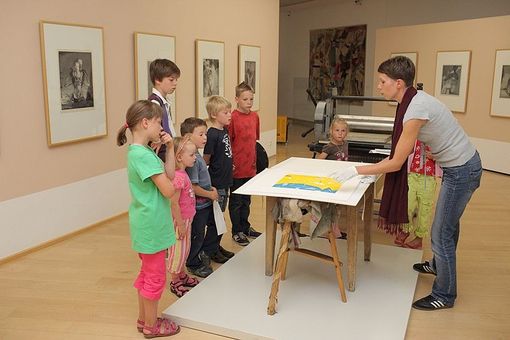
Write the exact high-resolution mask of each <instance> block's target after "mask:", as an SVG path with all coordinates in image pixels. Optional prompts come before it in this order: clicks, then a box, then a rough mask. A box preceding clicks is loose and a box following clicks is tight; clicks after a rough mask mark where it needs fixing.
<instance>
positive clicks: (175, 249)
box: [168, 135, 198, 297]
mask: <svg viewBox="0 0 510 340" xmlns="http://www.w3.org/2000/svg"><path fill="white" fill-rule="evenodd" d="M174 150H175V152H174V153H175V167H176V168H177V169H176V171H175V178H174V180H173V181H172V182H173V185H174V189H175V193H174V195H173V196H172V198H171V202H172V216H173V218H174V227H175V230H176V233H177V242H176V243H175V244H174V245H173V246H172V247H171V248H170V249H169V253H168V267H169V268H168V269H169V271H170V274H171V276H172V281H171V282H170V291H171V292H172V293H174V294H175V295H177V297H182V296H183V295H184V294H186V293H187V292H188V291H189V288H187V287H195V286H196V285H197V284H198V280H197V279H195V278H192V277H190V276H188V275H187V274H186V272H185V271H184V265H185V264H186V260H187V258H188V254H189V249H190V244H191V240H190V239H191V221H193V216H194V215H195V194H194V193H193V188H192V186H191V181H190V179H189V177H188V174H187V173H186V171H185V169H186V168H191V167H192V166H193V165H194V164H195V159H196V155H195V153H196V151H197V148H196V147H195V144H193V142H192V141H191V137H190V136H189V135H186V136H184V137H182V138H181V137H176V138H174Z"/></svg>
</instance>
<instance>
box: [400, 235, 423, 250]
mask: <svg viewBox="0 0 510 340" xmlns="http://www.w3.org/2000/svg"><path fill="white" fill-rule="evenodd" d="M403 247H404V248H409V249H421V248H422V239H421V238H419V237H416V238H415V239H413V240H412V241H411V242H406V243H404V245H403Z"/></svg>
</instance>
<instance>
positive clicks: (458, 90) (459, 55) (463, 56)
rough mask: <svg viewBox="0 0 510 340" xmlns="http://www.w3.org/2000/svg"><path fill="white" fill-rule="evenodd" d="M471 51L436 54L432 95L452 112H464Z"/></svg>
mask: <svg viewBox="0 0 510 340" xmlns="http://www.w3.org/2000/svg"><path fill="white" fill-rule="evenodd" d="M470 60H471V51H450V52H437V60H436V83H435V86H434V95H435V96H436V97H437V98H438V99H439V100H440V101H442V102H443V103H445V104H446V106H448V108H449V109H450V110H452V111H453V112H466V102H467V92H468V83H469V68H470Z"/></svg>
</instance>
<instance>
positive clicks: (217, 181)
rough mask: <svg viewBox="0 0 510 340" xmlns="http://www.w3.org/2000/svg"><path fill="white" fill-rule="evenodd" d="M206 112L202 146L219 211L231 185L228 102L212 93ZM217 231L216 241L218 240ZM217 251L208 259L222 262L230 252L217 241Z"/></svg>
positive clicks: (228, 256)
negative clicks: (204, 138)
mask: <svg viewBox="0 0 510 340" xmlns="http://www.w3.org/2000/svg"><path fill="white" fill-rule="evenodd" d="M205 107H206V109H207V114H208V115H209V119H210V120H211V122H212V126H211V127H210V128H209V129H208V130H207V143H206V144H205V147H204V161H205V163H206V164H207V165H208V166H209V175H210V176H211V182H212V186H213V187H215V188H216V190H217V191H218V203H219V204H220V208H221V211H223V212H225V209H226V207H227V201H228V190H229V188H230V187H231V186H232V148H231V146H230V138H229V137H228V129H227V128H226V127H225V126H227V125H229V124H230V120H231V117H232V114H231V113H230V110H231V108H232V104H230V102H229V101H228V100H227V99H225V98H223V97H221V96H212V97H210V98H209V100H208V101H207V104H206V106H205ZM221 236H222V235H218V244H220V242H221ZM218 249H219V250H218V252H217V253H216V254H213V255H212V256H211V260H213V261H214V262H218V263H225V262H226V261H227V260H228V259H229V258H232V257H233V256H234V253H232V252H230V251H228V250H226V249H224V248H223V247H222V246H221V245H219V247H218Z"/></svg>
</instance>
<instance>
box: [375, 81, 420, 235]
mask: <svg viewBox="0 0 510 340" xmlns="http://www.w3.org/2000/svg"><path fill="white" fill-rule="evenodd" d="M416 93H417V91H416V89H415V88H414V87H409V88H408V89H407V90H406V92H405V93H404V97H403V98H402V102H401V103H400V104H399V105H398V106H397V113H396V114H395V121H394V122H393V136H392V137H391V152H390V159H392V158H393V155H394V154H395V148H396V147H397V143H398V140H399V139H400V135H401V134H402V129H403V126H404V123H403V121H404V114H405V113H406V111H407V107H408V106H409V104H410V103H411V100H412V99H413V97H414V96H415V95H416ZM408 190H409V188H408V186H407V158H406V161H405V162H404V164H402V167H400V170H398V171H395V172H389V173H387V174H386V178H385V179H384V190H383V195H382V200H381V207H380V209H379V216H380V219H379V228H381V229H383V230H384V231H386V232H387V233H390V234H396V233H397V232H398V231H400V230H402V226H403V225H405V224H407V223H409V218H408V216H407V192H408Z"/></svg>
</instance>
